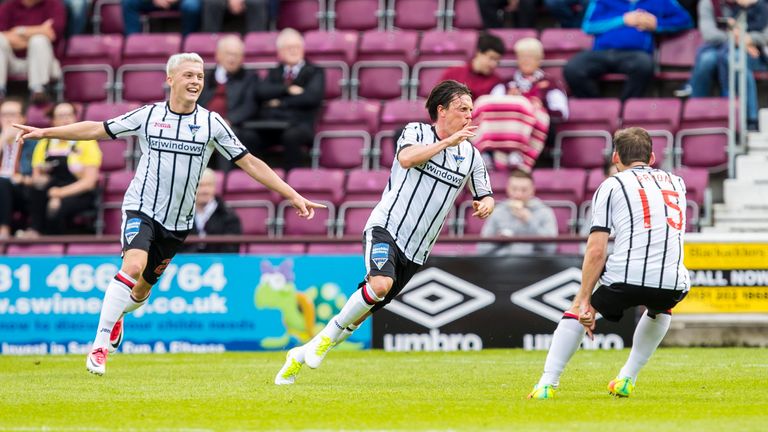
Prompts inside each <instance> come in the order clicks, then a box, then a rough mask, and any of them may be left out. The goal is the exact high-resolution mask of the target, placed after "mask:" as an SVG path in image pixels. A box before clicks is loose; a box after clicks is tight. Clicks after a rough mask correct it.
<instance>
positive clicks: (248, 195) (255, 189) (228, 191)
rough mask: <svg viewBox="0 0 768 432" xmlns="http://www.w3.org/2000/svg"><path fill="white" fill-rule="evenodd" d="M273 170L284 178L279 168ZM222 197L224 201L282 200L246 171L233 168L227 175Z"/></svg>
mask: <svg viewBox="0 0 768 432" xmlns="http://www.w3.org/2000/svg"><path fill="white" fill-rule="evenodd" d="M274 171H275V173H277V175H278V176H279V177H280V178H285V172H284V171H283V170H282V169H281V168H275V169H274ZM222 197H223V198H224V201H225V202H231V201H248V200H263V201H270V202H272V203H273V204H277V203H278V202H280V200H282V197H281V196H280V195H278V194H277V193H275V192H272V191H271V190H269V189H268V188H267V187H266V186H264V185H263V184H261V183H259V182H257V181H256V180H254V179H252V178H251V176H250V175H248V173H246V172H245V171H243V170H240V169H233V170H232V171H230V172H229V174H228V175H227V177H226V180H225V182H224V192H223V194H222Z"/></svg>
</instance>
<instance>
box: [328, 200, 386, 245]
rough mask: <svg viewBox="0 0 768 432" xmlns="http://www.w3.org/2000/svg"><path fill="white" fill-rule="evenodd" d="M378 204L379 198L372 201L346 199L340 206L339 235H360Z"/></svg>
mask: <svg viewBox="0 0 768 432" xmlns="http://www.w3.org/2000/svg"><path fill="white" fill-rule="evenodd" d="M379 198H380V197H379ZM376 204H378V199H377V200H371V201H345V202H344V203H343V204H342V205H341V207H339V217H338V222H337V235H338V236H339V237H341V236H345V235H346V236H353V235H360V234H361V233H362V232H363V229H364V228H365V224H366V222H367V221H368V218H369V217H370V216H371V211H372V210H373V208H374V207H376Z"/></svg>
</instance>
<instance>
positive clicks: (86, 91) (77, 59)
mask: <svg viewBox="0 0 768 432" xmlns="http://www.w3.org/2000/svg"><path fill="white" fill-rule="evenodd" d="M122 50H123V37H122V35H116V34H110V35H76V36H72V37H71V38H70V39H69V43H68V44H67V49H66V51H65V54H64V58H62V60H61V63H62V68H61V73H62V79H61V80H60V81H59V84H58V85H57V90H58V94H59V99H60V100H67V101H70V102H95V101H99V102H100V101H112V100H113V96H114V95H113V87H114V81H115V68H117V67H118V65H119V64H120V55H121V52H122Z"/></svg>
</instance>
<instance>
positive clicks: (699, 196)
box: [674, 167, 709, 231]
mask: <svg viewBox="0 0 768 432" xmlns="http://www.w3.org/2000/svg"><path fill="white" fill-rule="evenodd" d="M674 174H676V175H678V176H680V177H682V178H683V181H684V182H685V189H686V199H687V201H688V208H687V211H686V217H687V224H686V230H687V231H697V230H698V227H699V216H700V213H701V210H702V209H704V208H705V207H706V205H707V202H706V201H707V199H706V195H707V191H708V189H709V171H708V170H707V169H706V168H686V167H681V168H677V169H676V170H674Z"/></svg>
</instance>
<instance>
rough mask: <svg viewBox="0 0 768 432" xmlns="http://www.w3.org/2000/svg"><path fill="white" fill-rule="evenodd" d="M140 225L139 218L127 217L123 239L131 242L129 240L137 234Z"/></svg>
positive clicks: (129, 242)
mask: <svg viewBox="0 0 768 432" xmlns="http://www.w3.org/2000/svg"><path fill="white" fill-rule="evenodd" d="M140 226H141V219H139V218H133V219H128V222H126V223H125V232H124V235H125V241H127V242H128V244H131V241H133V239H134V237H136V235H138V234H139V227H140Z"/></svg>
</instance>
